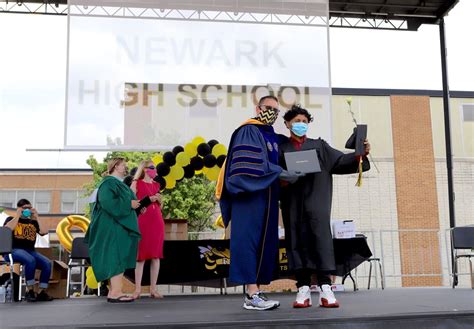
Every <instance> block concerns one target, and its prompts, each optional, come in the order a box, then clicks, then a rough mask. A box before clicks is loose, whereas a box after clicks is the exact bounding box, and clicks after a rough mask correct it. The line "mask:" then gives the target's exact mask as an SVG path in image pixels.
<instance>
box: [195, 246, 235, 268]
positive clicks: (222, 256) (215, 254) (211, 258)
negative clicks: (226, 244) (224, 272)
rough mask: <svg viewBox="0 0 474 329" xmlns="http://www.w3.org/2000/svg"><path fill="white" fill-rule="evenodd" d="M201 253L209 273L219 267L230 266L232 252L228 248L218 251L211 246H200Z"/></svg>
mask: <svg viewBox="0 0 474 329" xmlns="http://www.w3.org/2000/svg"><path fill="white" fill-rule="evenodd" d="M199 252H200V253H201V255H200V257H201V260H202V261H203V262H204V266H205V267H206V269H207V270H209V271H212V270H215V269H216V267H217V266H219V265H228V264H230V250H229V249H227V248H226V249H224V250H218V249H217V248H215V247H214V248H212V247H211V246H207V247H201V246H199Z"/></svg>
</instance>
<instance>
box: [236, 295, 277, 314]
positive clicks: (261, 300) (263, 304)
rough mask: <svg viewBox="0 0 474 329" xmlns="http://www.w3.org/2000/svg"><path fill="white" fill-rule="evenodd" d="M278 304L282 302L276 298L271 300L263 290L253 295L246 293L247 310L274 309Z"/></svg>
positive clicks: (245, 304) (245, 306)
mask: <svg viewBox="0 0 474 329" xmlns="http://www.w3.org/2000/svg"><path fill="white" fill-rule="evenodd" d="M278 306H280V302H278V301H276V300H269V299H268V298H267V297H266V296H265V295H264V294H262V293H261V292H257V293H256V294H253V295H252V296H249V295H247V294H245V297H244V308H245V309H246V310H255V311H267V310H273V309H275V308H277V307H278Z"/></svg>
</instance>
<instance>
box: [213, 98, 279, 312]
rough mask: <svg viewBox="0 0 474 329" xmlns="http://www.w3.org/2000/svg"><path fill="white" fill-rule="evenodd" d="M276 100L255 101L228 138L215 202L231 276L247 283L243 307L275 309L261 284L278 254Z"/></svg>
mask: <svg viewBox="0 0 474 329" xmlns="http://www.w3.org/2000/svg"><path fill="white" fill-rule="evenodd" d="M278 107H279V104H278V99H277V98H276V97H273V96H265V97H263V98H261V99H260V101H259V103H258V105H257V107H256V113H257V116H256V117H255V118H253V119H250V120H247V121H246V122H245V123H244V124H243V125H241V126H240V127H239V128H237V129H236V130H235V132H234V133H233V135H232V137H231V141H230V145H229V152H228V155H227V159H226V164H225V173H224V179H223V186H222V192H221V196H220V206H221V211H222V217H223V220H224V223H225V225H226V226H227V225H228V224H229V222H230V221H231V220H232V221H231V222H230V223H231V239H230V275H229V280H230V281H231V282H233V283H238V284H244V285H246V292H247V294H246V296H245V298H244V305H243V307H244V308H245V309H251V310H268V309H274V308H277V307H278V306H279V305H280V303H279V302H278V301H273V300H269V299H268V298H267V297H266V296H265V295H264V294H263V293H262V292H261V291H260V290H259V285H260V284H268V283H270V282H271V280H272V275H273V271H274V269H275V265H276V261H277V257H278V197H279V195H278V194H279V176H280V174H281V173H282V169H281V167H279V166H278V165H277V163H278V140H279V137H278V135H277V134H275V132H274V130H273V127H272V125H273V123H274V122H275V120H276V119H277V117H278V112H279V109H278Z"/></svg>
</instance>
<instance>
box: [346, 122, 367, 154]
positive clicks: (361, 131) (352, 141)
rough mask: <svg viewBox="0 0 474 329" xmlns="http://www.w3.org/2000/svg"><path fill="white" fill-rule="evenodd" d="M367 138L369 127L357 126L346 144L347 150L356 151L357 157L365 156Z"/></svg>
mask: <svg viewBox="0 0 474 329" xmlns="http://www.w3.org/2000/svg"><path fill="white" fill-rule="evenodd" d="M366 138H367V125H357V127H355V128H354V132H353V133H352V135H351V137H349V139H348V140H347V142H346V148H347V149H352V150H355V155H365V145H364V141H365V140H366Z"/></svg>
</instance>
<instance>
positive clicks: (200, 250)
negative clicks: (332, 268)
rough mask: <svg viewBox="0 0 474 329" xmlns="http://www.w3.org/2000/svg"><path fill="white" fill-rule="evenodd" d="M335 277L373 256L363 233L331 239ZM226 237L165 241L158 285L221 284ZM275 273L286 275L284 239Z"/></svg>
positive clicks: (128, 273) (225, 265)
mask: <svg viewBox="0 0 474 329" xmlns="http://www.w3.org/2000/svg"><path fill="white" fill-rule="evenodd" d="M333 241H334V252H335V258H336V272H335V273H334V274H335V275H337V276H342V277H344V278H343V280H345V277H347V276H349V277H350V278H351V279H352V280H353V282H354V287H356V286H355V281H354V279H353V278H352V276H351V275H350V272H351V271H352V270H353V269H354V268H356V267H357V266H359V265H360V264H361V263H363V262H364V261H366V260H367V259H369V258H370V257H371V256H372V252H371V251H370V249H369V246H368V245H367V241H366V237H365V236H356V237H355V238H352V239H334V240H333ZM229 255H230V252H229V240H175V241H165V244H164V258H163V259H162V260H161V266H160V276H159V279H158V281H159V283H160V284H177V283H179V284H192V285H196V286H206V287H222V285H223V280H224V279H225V278H227V277H228V276H229V263H230V261H229ZM276 272H277V273H276V274H278V276H279V277H280V278H288V277H290V276H291V273H290V271H289V269H288V259H287V257H286V250H285V247H284V241H283V240H281V241H280V250H279V263H278V268H277V269H276ZM149 273H150V271H149V265H148V264H146V265H145V268H144V271H143V279H142V284H143V285H148V284H149V282H150V277H149ZM125 276H126V277H127V278H128V279H130V280H131V281H132V282H134V277H135V275H134V270H127V271H126V272H125Z"/></svg>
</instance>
